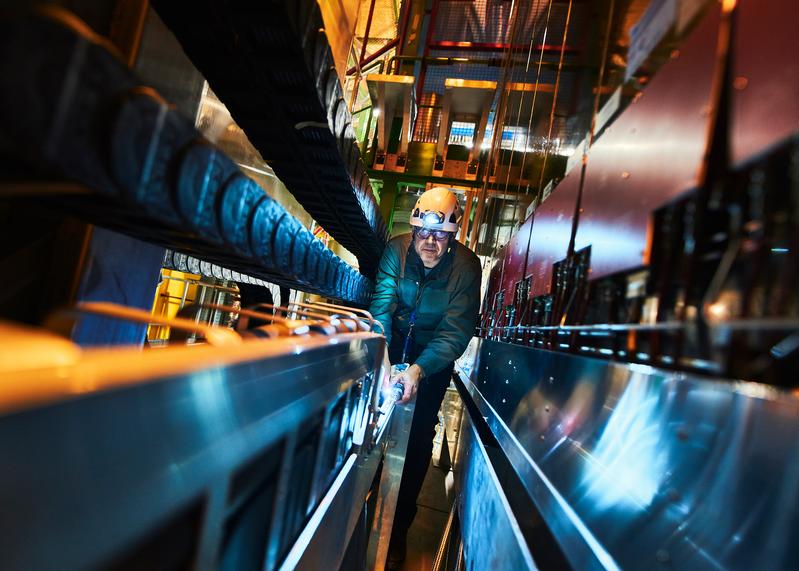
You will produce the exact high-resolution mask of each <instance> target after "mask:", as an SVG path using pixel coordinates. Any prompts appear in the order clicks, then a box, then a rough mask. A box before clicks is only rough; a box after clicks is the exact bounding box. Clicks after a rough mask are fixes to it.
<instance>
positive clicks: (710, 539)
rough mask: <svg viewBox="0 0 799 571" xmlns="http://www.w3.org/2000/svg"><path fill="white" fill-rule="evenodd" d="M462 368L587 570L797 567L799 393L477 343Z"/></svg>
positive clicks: (562, 539) (561, 538) (550, 520)
mask: <svg viewBox="0 0 799 571" xmlns="http://www.w3.org/2000/svg"><path fill="white" fill-rule="evenodd" d="M461 365H462V366H461V369H460V373H461V380H462V381H463V383H464V385H465V388H466V389H467V390H468V392H469V394H470V395H471V396H472V398H473V399H474V402H475V403H476V404H477V406H478V408H479V409H480V411H481V414H482V415H484V416H485V417H486V420H487V422H488V424H489V427H490V428H491V430H492V432H493V434H494V435H495V436H496V438H497V440H498V441H499V444H500V446H501V448H502V450H503V452H504V453H505V455H506V456H507V458H508V459H509V461H510V463H511V465H512V466H513V467H514V469H515V471H516V472H517V473H518V475H519V476H520V478H521V479H522V481H523V483H524V485H525V487H526V489H527V491H528V493H529V494H530V496H531V498H532V499H533V500H534V502H535V503H536V505H537V507H538V509H539V510H540V512H541V515H542V516H543V518H544V520H545V521H546V523H547V524H548V526H549V527H550V529H551V531H552V533H553V534H554V536H555V538H556V539H557V540H558V542H559V543H560V544H561V547H562V548H563V552H564V553H565V555H566V557H567V558H568V559H569V561H570V562H571V563H572V564H573V565H574V566H575V567H576V568H579V569H603V568H604V569H617V568H629V569H662V568H671V569H741V570H750V569H796V568H799V544H797V542H796V541H795V538H796V537H799V398H797V396H796V395H795V394H793V393H789V392H786V391H780V390H777V389H774V388H772V387H768V386H765V385H758V384H754V383H744V382H735V381H718V380H708V379H704V378H701V377H698V376H692V375H687V374H683V373H676V372H671V371H663V370H658V369H655V368H652V367H648V366H642V365H631V364H626V365H625V364H620V363H612V362H607V361H600V360H597V359H592V358H587V357H578V356H574V355H568V354H563V353H555V352H549V351H544V350H540V349H534V348H530V347H524V346H520V345H512V344H507V343H501V342H497V341H489V340H479V339H475V340H473V342H472V345H471V346H470V348H469V350H468V351H467V355H466V357H465V358H464V360H462V362H461Z"/></svg>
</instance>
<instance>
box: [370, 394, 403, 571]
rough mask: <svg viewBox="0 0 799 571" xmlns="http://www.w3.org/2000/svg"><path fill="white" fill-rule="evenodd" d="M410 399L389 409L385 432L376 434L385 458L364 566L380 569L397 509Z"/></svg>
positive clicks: (374, 569) (380, 570) (383, 566)
mask: <svg viewBox="0 0 799 571" xmlns="http://www.w3.org/2000/svg"><path fill="white" fill-rule="evenodd" d="M414 409H415V405H414V403H409V404H406V405H403V406H395V407H394V408H393V409H392V412H391V413H390V414H391V421H390V427H391V429H390V431H388V429H386V430H384V432H386V431H388V436H387V437H386V438H383V437H382V435H381V436H380V437H378V440H379V441H381V446H382V447H383V454H384V455H385V460H384V463H383V472H382V473H381V475H380V488H379V495H378V497H377V504H376V508H375V521H374V523H373V525H372V533H371V535H370V537H369V546H368V548H367V555H366V566H367V569H372V570H373V571H382V570H383V569H384V568H385V565H386V557H387V556H388V545H389V542H390V540H391V529H392V528H393V526H394V513H395V512H396V509H397V494H398V493H399V486H400V482H401V481H402V470H403V468H404V467H405V453H406V452H407V450H408V436H409V435H410V433H411V423H412V422H413V412H414Z"/></svg>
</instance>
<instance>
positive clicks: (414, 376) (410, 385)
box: [391, 365, 424, 404]
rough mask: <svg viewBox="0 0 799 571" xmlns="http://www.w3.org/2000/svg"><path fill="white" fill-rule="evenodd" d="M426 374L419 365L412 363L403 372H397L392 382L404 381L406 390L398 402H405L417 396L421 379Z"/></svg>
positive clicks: (403, 384)
mask: <svg viewBox="0 0 799 571" xmlns="http://www.w3.org/2000/svg"><path fill="white" fill-rule="evenodd" d="M423 376H424V371H422V368H421V367H420V366H419V365H411V366H410V367H408V368H407V369H405V370H404V371H402V372H401V373H399V374H397V375H396V376H395V377H394V378H393V379H391V383H392V384H393V383H402V386H403V387H404V389H405V390H404V391H403V393H402V399H400V400H398V401H397V404H405V403H406V402H408V401H410V400H411V399H412V398H413V397H415V396H416V391H417V389H418V388H419V381H420V380H421V378H422V377H423Z"/></svg>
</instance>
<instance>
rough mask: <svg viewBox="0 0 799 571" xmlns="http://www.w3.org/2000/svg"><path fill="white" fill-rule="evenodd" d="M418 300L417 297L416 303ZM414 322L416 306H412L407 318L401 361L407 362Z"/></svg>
mask: <svg viewBox="0 0 799 571" xmlns="http://www.w3.org/2000/svg"><path fill="white" fill-rule="evenodd" d="M418 303H419V300H418V298H417V305H418ZM414 323H416V307H414V308H413V311H412V312H411V316H410V317H409V318H408V335H406V336H405V347H403V348H402V361H400V362H401V363H407V361H406V359H407V357H408V351H409V350H410V348H411V335H412V334H413V325H414Z"/></svg>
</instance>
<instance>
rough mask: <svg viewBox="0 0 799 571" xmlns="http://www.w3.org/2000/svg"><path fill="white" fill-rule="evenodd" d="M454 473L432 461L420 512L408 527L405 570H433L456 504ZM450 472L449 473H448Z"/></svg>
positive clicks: (425, 482)
mask: <svg viewBox="0 0 799 571" xmlns="http://www.w3.org/2000/svg"><path fill="white" fill-rule="evenodd" d="M451 474H452V473H451V472H450V471H449V470H446V471H445V470H442V469H441V468H437V467H435V466H433V465H432V464H431V465H430V467H429V468H428V470H427V476H426V477H425V481H424V485H423V486H422V491H421V493H420V494H419V498H418V499H417V501H416V505H417V507H418V512H417V514H416V519H414V520H413V524H412V525H411V529H410V530H409V531H408V553H407V556H406V559H405V563H404V565H403V567H402V569H403V571H421V570H425V571H429V570H430V569H431V568H432V567H433V560H434V559H435V556H436V550H437V549H438V544H439V543H440V541H441V536H442V535H443V532H444V527H445V526H446V524H447V518H448V517H449V511H450V507H451V506H452V497H451V496H452V494H448V489H451V482H452V475H451ZM448 475H449V477H448Z"/></svg>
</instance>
